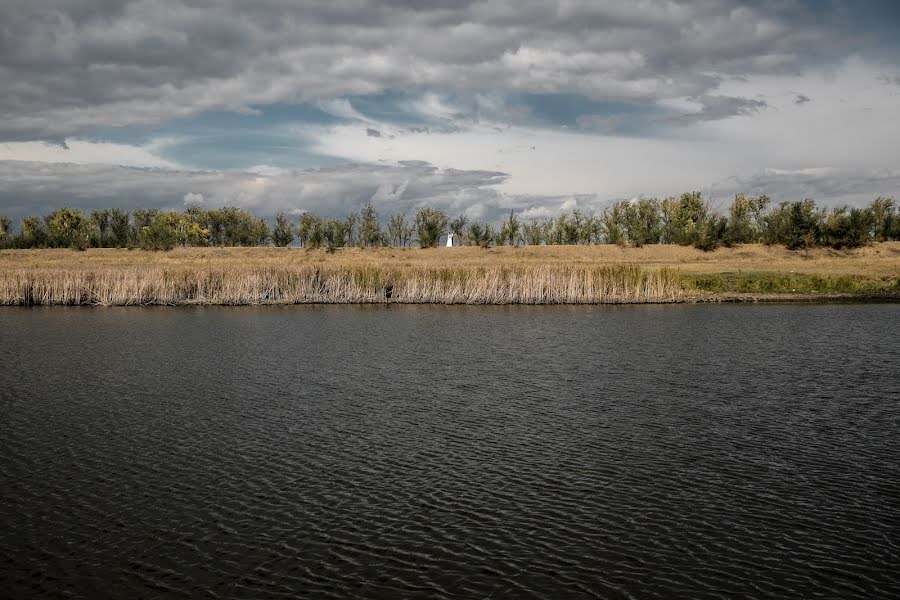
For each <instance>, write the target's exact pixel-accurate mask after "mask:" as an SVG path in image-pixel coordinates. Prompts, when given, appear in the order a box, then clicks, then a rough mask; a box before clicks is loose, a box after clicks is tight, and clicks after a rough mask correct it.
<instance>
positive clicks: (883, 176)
mask: <svg viewBox="0 0 900 600" xmlns="http://www.w3.org/2000/svg"><path fill="white" fill-rule="evenodd" d="M732 181H733V184H730V185H729V186H724V187H723V189H722V191H723V192H724V191H725V188H728V190H729V191H731V192H733V193H736V192H745V193H750V194H756V195H758V194H767V195H768V196H770V197H771V198H773V199H774V201H776V202H781V201H784V200H802V199H804V198H813V199H814V200H816V201H817V202H819V203H820V204H821V205H823V206H833V205H844V204H849V205H851V206H864V205H866V204H868V203H869V202H871V201H872V200H873V199H875V197H877V196H888V197H895V198H896V197H900V195H898V194H900V171H898V170H884V169H875V170H862V169H834V168H809V169H798V170H777V169H766V170H763V171H759V172H757V173H753V174H750V175H746V176H740V177H735V178H733V179H732Z"/></svg>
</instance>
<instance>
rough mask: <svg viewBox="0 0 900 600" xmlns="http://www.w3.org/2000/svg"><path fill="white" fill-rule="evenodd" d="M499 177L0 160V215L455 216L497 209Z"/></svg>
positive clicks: (409, 166) (391, 169)
mask: <svg viewBox="0 0 900 600" xmlns="http://www.w3.org/2000/svg"><path fill="white" fill-rule="evenodd" d="M506 177H507V176H506V174H504V173H499V172H496V171H479V170H469V171H463V170H456V169H439V168H437V167H434V166H433V165H430V164H428V163H425V162H421V161H406V162H404V163H401V164H400V165H398V166H379V165H359V164H351V165H343V166H339V167H332V168H323V169H312V170H303V171H288V172H274V173H267V174H259V173H246V172H236V171H172V170H162V169H138V168H129V167H116V166H110V165H73V164H49V163H38V162H22V161H0V214H4V215H8V216H12V217H16V218H19V217H22V216H26V215H29V214H45V213H47V212H49V211H51V210H53V209H55V208H59V207H62V206H69V207H75V208H80V209H84V210H91V209H95V208H103V207H110V208H112V207H120V208H125V209H129V210H130V209H132V208H138V207H139V208H161V209H174V208H184V206H185V204H198V203H202V204H203V205H206V206H215V207H218V206H223V205H234V206H240V207H244V208H247V209H249V210H252V211H253V212H255V213H257V214H260V215H273V214H275V213H276V212H278V211H285V212H288V213H290V212H299V211H304V210H306V211H312V212H315V213H317V214H321V215H324V216H335V215H342V214H346V213H348V212H350V211H354V210H358V209H359V207H360V206H362V205H363V204H366V203H369V202H371V203H372V204H373V205H374V206H375V207H376V209H377V210H379V211H381V212H384V213H387V212H390V211H396V210H404V211H413V210H415V209H417V208H419V207H421V206H425V205H428V206H433V207H436V208H442V209H445V210H448V211H450V212H454V211H456V212H462V211H463V210H466V209H469V210H472V209H476V210H481V209H482V204H484V205H485V206H487V205H498V203H499V200H498V198H501V195H500V194H499V193H498V192H496V190H494V189H493V186H495V185H497V184H500V183H503V182H504V181H505V180H506ZM485 203H486V204H485Z"/></svg>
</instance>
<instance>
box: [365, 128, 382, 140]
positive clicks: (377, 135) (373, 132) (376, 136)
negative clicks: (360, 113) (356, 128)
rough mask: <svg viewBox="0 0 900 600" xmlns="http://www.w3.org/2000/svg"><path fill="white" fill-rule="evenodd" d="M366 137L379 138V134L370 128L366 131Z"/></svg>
mask: <svg viewBox="0 0 900 600" xmlns="http://www.w3.org/2000/svg"><path fill="white" fill-rule="evenodd" d="M366 135H367V136H369V137H374V138H380V137H381V132H380V131H378V130H377V129H372V128H371V127H369V128H367V129H366Z"/></svg>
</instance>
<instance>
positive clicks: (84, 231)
mask: <svg viewBox="0 0 900 600" xmlns="http://www.w3.org/2000/svg"><path fill="white" fill-rule="evenodd" d="M44 222H45V223H46V224H47V233H48V236H49V242H50V246H52V247H54V248H72V249H73V250H84V249H85V248H87V247H88V245H89V242H90V235H91V230H90V222H89V221H88V219H87V218H85V216H84V214H83V213H82V212H81V211H80V210H78V209H77V208H58V209H56V210H55V211H53V212H52V213H50V214H49V215H47V216H46V217H44Z"/></svg>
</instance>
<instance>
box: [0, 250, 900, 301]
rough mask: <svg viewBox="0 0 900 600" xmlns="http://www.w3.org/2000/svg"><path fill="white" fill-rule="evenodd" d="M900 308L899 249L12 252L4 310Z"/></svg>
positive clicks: (7, 256) (1, 283)
mask: <svg viewBox="0 0 900 600" xmlns="http://www.w3.org/2000/svg"><path fill="white" fill-rule="evenodd" d="M836 298H858V299H900V243H897V242H888V243H881V244H873V245H871V246H867V247H865V248H860V249H856V250H844V251H837V250H830V249H813V250H809V251H799V252H792V251H789V250H786V249H784V248H782V247H778V246H772V247H769V246H760V245H748V246H741V247H737V248H723V249H719V250H716V251H715V252H701V251H699V250H696V249H694V248H687V247H681V246H645V247H643V248H623V247H618V246H539V247H520V248H510V247H504V248H491V249H488V250H485V249H481V248H472V247H463V248H433V249H426V250H422V249H397V248H384V249H366V250H362V249H357V248H347V249H340V250H337V251H336V252H333V253H328V252H325V251H323V250H315V251H306V250H303V249H300V248H182V249H176V250H173V251H171V252H143V251H138V250H121V249H91V250H87V251H84V252H77V251H71V250H4V251H0V304H4V305H56V304H59V305H103V306H115V305H154V304H160V305H190V304H223V305H242V304H248V305H254V304H296V303H382V302H396V303H441V304H592V303H636V302H647V303H650V302H698V301H699V302H705V301H741V300H750V301H766V300H777V301H783V300H790V299H799V300H816V299H836Z"/></svg>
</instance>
